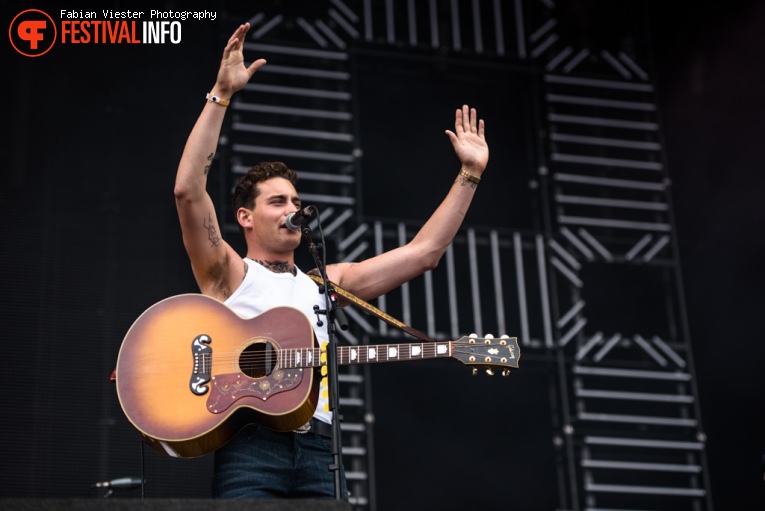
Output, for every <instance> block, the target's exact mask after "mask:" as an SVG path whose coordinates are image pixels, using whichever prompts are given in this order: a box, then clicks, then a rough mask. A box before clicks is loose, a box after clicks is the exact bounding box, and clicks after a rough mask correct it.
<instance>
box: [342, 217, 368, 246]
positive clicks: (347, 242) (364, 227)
mask: <svg viewBox="0 0 765 511" xmlns="http://www.w3.org/2000/svg"><path fill="white" fill-rule="evenodd" d="M368 230H369V224H361V225H360V226H358V227H357V228H356V229H355V230H354V231H353V232H352V233H351V234H349V235H348V236H346V237H345V239H342V240H340V241H339V242H338V243H337V249H338V250H340V251H341V252H345V249H346V248H348V247H349V246H351V244H353V243H355V242H356V240H357V239H359V237H360V236H361V235H362V234H364V233H365V232H367V231H368Z"/></svg>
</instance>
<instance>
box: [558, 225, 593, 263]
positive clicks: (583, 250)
mask: <svg viewBox="0 0 765 511" xmlns="http://www.w3.org/2000/svg"><path fill="white" fill-rule="evenodd" d="M560 233H561V234H562V235H563V237H564V238H566V239H567V240H568V241H569V242H571V244H572V245H574V246H575V247H576V248H577V249H578V250H579V251H580V252H581V253H582V255H584V257H585V258H587V260H588V261H592V260H594V259H595V254H593V253H592V250H590V249H589V248H588V247H587V245H585V244H584V243H582V240H580V239H579V238H577V237H576V235H574V233H573V232H571V231H569V230H568V228H566V227H561V228H560Z"/></svg>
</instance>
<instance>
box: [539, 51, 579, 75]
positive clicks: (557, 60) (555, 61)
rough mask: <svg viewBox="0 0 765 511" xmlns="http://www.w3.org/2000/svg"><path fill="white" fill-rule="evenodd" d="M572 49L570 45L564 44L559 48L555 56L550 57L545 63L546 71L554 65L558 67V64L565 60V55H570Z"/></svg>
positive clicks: (550, 69) (553, 67)
mask: <svg viewBox="0 0 765 511" xmlns="http://www.w3.org/2000/svg"><path fill="white" fill-rule="evenodd" d="M573 51H574V49H573V48H572V47H571V46H566V47H565V48H563V50H561V52H560V53H558V54H557V55H556V56H554V57H553V58H551V59H550V61H549V62H548V63H547V65H545V70H546V71H552V70H553V69H555V68H556V67H558V64H560V63H561V62H563V61H564V60H566V57H568V56H569V55H571V53H573Z"/></svg>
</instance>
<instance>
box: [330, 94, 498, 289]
mask: <svg viewBox="0 0 765 511" xmlns="http://www.w3.org/2000/svg"><path fill="white" fill-rule="evenodd" d="M446 134H447V135H448V136H449V140H450V141H451V143H452V146H453V147H454V151H455V153H456V154H457V157H458V158H459V160H460V163H461V164H462V167H461V169H460V171H461V172H464V173H467V174H469V175H470V176H474V177H475V178H479V179H480V177H481V175H482V174H483V171H484V169H485V168H486V165H487V163H488V161H489V147H488V145H487V144H486V138H485V136H484V122H483V120H478V116H477V114H476V111H475V109H469V108H468V106H467V105H464V106H463V107H462V109H460V110H457V111H456V113H455V120H454V132H452V131H448V130H447V131H446ZM476 188H477V185H476V183H474V182H473V181H471V180H470V179H469V178H467V177H464V175H462V174H461V175H459V176H458V177H457V179H456V180H455V182H454V184H452V187H451V189H450V190H449V193H448V194H447V196H446V198H445V199H444V200H443V202H442V203H441V205H440V206H439V207H438V208H437V209H436V211H435V212H434V213H433V215H431V217H430V219H428V221H427V222H426V223H425V225H423V226H422V228H421V229H420V231H419V232H418V233H417V235H416V236H415V237H414V239H412V241H410V242H409V243H407V244H406V245H404V246H403V247H399V248H396V249H394V250H391V251H389V252H385V253H384V254H380V255H378V256H376V257H373V258H370V259H367V260H365V261H362V262H360V263H355V264H349V263H345V264H339V265H333V266H330V267H328V268H327V276H328V277H329V278H330V280H332V281H333V282H336V283H337V284H338V285H340V286H341V287H343V288H345V289H347V290H348V291H351V292H352V293H354V294H357V295H358V296H359V297H361V298H363V299H366V300H371V299H372V298H376V297H378V296H380V295H383V294H385V293H387V292H388V291H390V290H391V289H395V288H396V287H398V286H400V285H401V284H403V283H405V282H408V281H410V280H412V279H413V278H415V277H417V276H418V275H421V274H422V273H424V272H425V271H427V270H430V269H433V268H435V267H436V266H437V265H438V262H439V260H440V259H441V257H442V256H443V254H444V252H446V249H447V248H448V246H449V244H450V243H451V242H452V240H453V239H454V236H455V235H456V234H457V231H458V230H459V228H460V226H461V225H462V221H463V220H464V219H465V215H466V214H467V211H468V207H469V206H470V203H471V202H472V200H473V196H474V195H475V191H476Z"/></svg>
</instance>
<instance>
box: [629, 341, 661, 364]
mask: <svg viewBox="0 0 765 511" xmlns="http://www.w3.org/2000/svg"><path fill="white" fill-rule="evenodd" d="M632 339H633V340H634V341H635V342H636V343H637V345H638V346H640V347H641V348H643V350H644V351H645V352H646V353H648V356H650V357H651V358H652V359H654V360H655V361H656V363H657V364H659V365H660V366H662V367H665V366H666V365H667V359H666V358H664V357H662V356H661V355H660V354H659V352H658V351H656V350H655V349H653V346H651V345H650V344H648V341H646V340H645V339H643V338H642V337H640V335H638V334H635V335H633V336H632Z"/></svg>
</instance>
